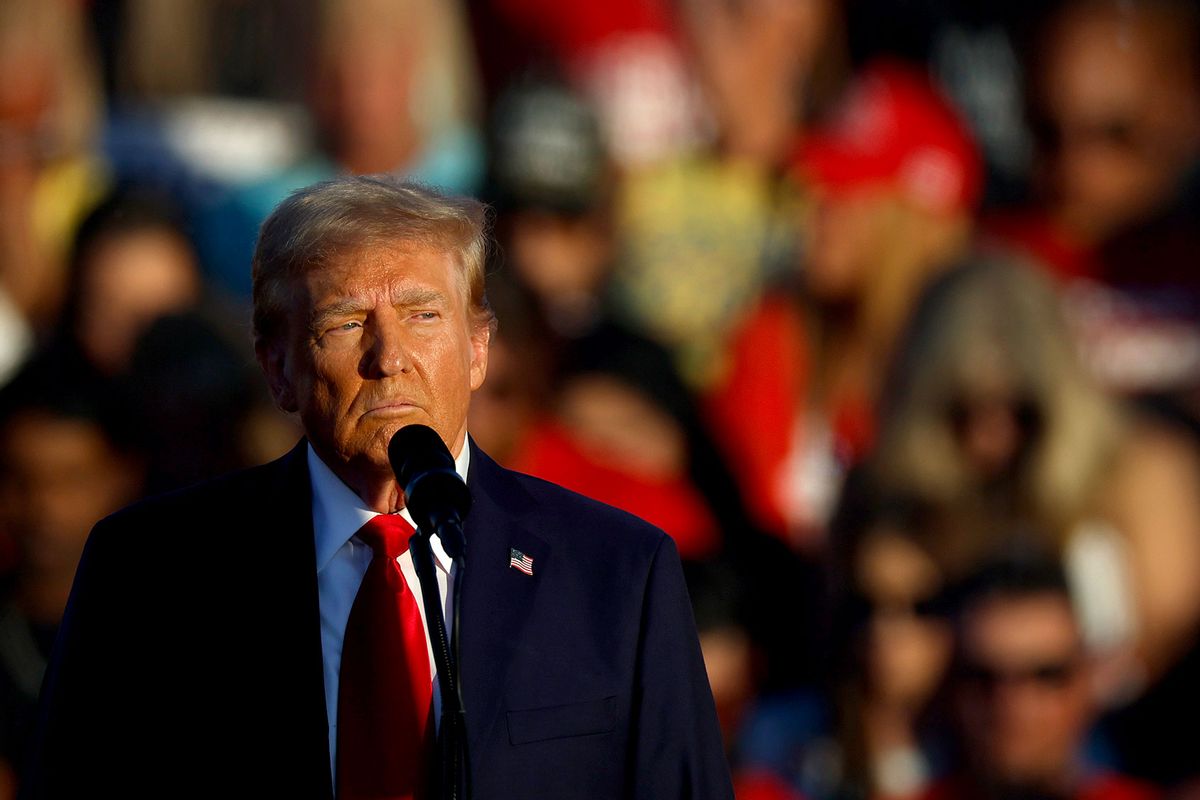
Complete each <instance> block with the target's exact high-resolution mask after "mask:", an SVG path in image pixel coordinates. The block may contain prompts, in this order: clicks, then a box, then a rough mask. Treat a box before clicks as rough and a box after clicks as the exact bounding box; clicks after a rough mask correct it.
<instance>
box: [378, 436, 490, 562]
mask: <svg viewBox="0 0 1200 800" xmlns="http://www.w3.org/2000/svg"><path fill="white" fill-rule="evenodd" d="M388 460H389V461H390V462H391V465H392V471H393V472H394V473H395V474H396V481H397V483H399V484H400V488H401V489H402V490H403V491H404V500H405V504H406V505H407V507H408V511H409V513H410V514H411V515H412V518H413V520H414V521H415V522H416V523H417V527H418V528H419V529H421V530H422V532H424V533H425V534H427V535H428V534H432V533H435V532H436V533H438V534H439V536H440V538H441V539H442V546H443V547H444V548H445V549H446V553H447V554H449V556H450V557H451V558H459V557H461V556H462V555H463V551H464V549H465V542H464V541H462V539H461V538H460V537H461V530H462V521H463V520H464V519H465V518H466V516H467V512H468V511H470V509H471V490H470V489H468V488H467V484H466V483H465V482H464V481H463V479H462V477H461V476H460V475H459V474H458V471H457V470H456V469H455V468H454V457H453V456H451V455H450V450H449V448H447V447H446V443H445V442H443V441H442V437H441V436H439V435H438V434H437V432H436V431H435V430H433V428H430V427H429V426H427V425H406V426H404V427H403V428H401V429H400V430H398V431H396V432H395V433H394V434H393V435H392V438H391V441H390V442H388ZM446 522H453V523H454V524H453V525H450V526H447V525H446V524H445V523H446ZM450 528H454V529H456V530H454V531H451V530H449V529H450Z"/></svg>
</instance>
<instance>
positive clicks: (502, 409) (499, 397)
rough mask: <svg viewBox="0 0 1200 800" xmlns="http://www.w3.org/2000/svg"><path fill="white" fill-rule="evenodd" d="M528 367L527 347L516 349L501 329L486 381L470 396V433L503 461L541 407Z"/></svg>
mask: <svg viewBox="0 0 1200 800" xmlns="http://www.w3.org/2000/svg"><path fill="white" fill-rule="evenodd" d="M529 371H530V359H529V353H528V351H527V350H521V351H518V350H516V349H515V348H514V346H513V344H512V343H511V342H509V341H507V340H506V339H505V338H504V334H503V332H501V334H500V335H499V336H498V337H496V339H494V340H493V341H492V343H491V346H490V347H489V349H488V379H487V382H486V383H484V385H483V387H482V388H481V389H480V390H479V391H477V392H476V393H475V394H474V396H473V397H472V398H471V411H470V414H469V415H468V417H469V422H470V425H469V427H470V429H471V437H472V438H473V439H474V440H475V442H476V443H477V444H478V445H479V446H480V447H482V448H483V449H484V451H486V452H487V454H488V455H490V456H491V457H492V458H494V459H496V460H497V461H498V462H500V463H502V464H503V463H505V462H506V461H507V460H508V459H509V458H510V457H511V456H512V455H513V453H514V452H515V451H516V450H517V448H518V447H519V446H520V443H521V440H522V438H523V436H524V435H525V433H526V431H528V429H529V427H530V426H531V425H532V424H533V422H534V419H535V418H536V416H537V414H538V411H539V406H538V403H537V399H536V398H537V395H536V393H535V389H534V387H533V385H532V384H533V381H534V378H533V377H532V376H531V375H530V374H529Z"/></svg>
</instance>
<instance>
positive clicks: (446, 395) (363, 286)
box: [259, 243, 488, 480]
mask: <svg viewBox="0 0 1200 800" xmlns="http://www.w3.org/2000/svg"><path fill="white" fill-rule="evenodd" d="M292 288H293V291H292V298H291V308H290V311H289V313H288V320H287V331H286V334H284V337H285V340H284V341H279V342H275V343H270V344H265V345H263V346H262V347H261V348H260V352H259V359H260V361H261V362H262V364H263V368H264V370H265V371H266V373H267V377H268V380H269V382H270V385H271V389H272V393H273V394H274V396H275V399H276V402H277V403H278V404H279V405H280V407H281V408H283V409H284V410H285V411H296V412H299V415H300V420H301V422H302V424H303V425H304V430H305V432H306V433H307V434H308V436H309V439H310V441H311V442H312V444H313V447H314V448H315V449H316V450H317V453H318V454H319V455H320V456H321V458H322V459H323V460H324V461H325V462H326V463H327V464H328V465H329V466H330V468H332V469H333V470H334V471H335V472H339V474H342V475H343V477H345V474H347V473H346V471H347V470H348V471H349V473H348V474H352V475H360V476H361V475H369V476H373V477H386V478H387V479H389V480H390V476H391V470H390V467H389V466H388V459H387V445H388V442H389V441H390V439H391V436H392V434H394V433H395V432H396V431H397V430H399V429H400V428H401V427H403V426H404V425H409V424H412V423H419V424H423V425H428V426H430V427H431V428H433V429H434V430H436V431H437V432H438V433H439V434H440V435H441V437H442V439H443V440H444V441H445V442H446V445H447V446H448V447H449V448H450V451H451V453H453V454H454V455H455V456H457V455H458V453H459V452H460V451H461V449H462V446H463V442H464V439H465V435H466V424H467V407H468V405H469V402H470V397H471V392H473V391H474V390H475V389H478V388H479V386H480V385H481V384H482V383H483V378H484V375H485V373H486V371H487V353H488V329H487V327H486V326H478V325H476V324H475V323H474V320H473V318H472V315H471V313H470V310H469V308H468V305H467V294H466V287H465V284H464V280H463V278H462V273H461V270H460V269H459V267H458V264H457V263H456V262H455V260H454V257H453V256H451V255H450V254H448V253H446V252H445V251H443V250H440V249H437V248H433V247H428V246H424V245H419V244H406V243H396V244H392V245H384V246H376V247H369V248H365V249H362V250H360V251H358V252H354V253H350V254H347V255H344V256H342V257H341V258H335V259H333V260H332V261H331V263H330V264H329V265H327V266H326V267H324V268H321V269H314V270H310V271H309V273H308V275H306V276H305V277H304V278H303V279H302V280H300V281H299V282H298V285H295V286H293V287H292Z"/></svg>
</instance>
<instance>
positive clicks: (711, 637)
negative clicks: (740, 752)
mask: <svg viewBox="0 0 1200 800" xmlns="http://www.w3.org/2000/svg"><path fill="white" fill-rule="evenodd" d="M700 651H701V653H702V654H703V656H704V669H705V671H706V672H707V673H708V683H709V686H710V688H711V689H712V693H713V702H714V703H715V704H716V706H717V719H718V721H719V722H720V724H721V733H722V734H724V736H725V741H726V742H727V743H729V744H732V743H733V741H734V737H735V735H736V734H737V728H738V724H739V723H740V722H741V720H742V716H743V712H744V711H745V709H746V706H747V705H749V703H750V701H751V700H752V699H753V696H754V680H753V676H754V648H753V646H752V644H751V642H750V637H749V636H747V635H746V632H745V631H744V630H742V629H741V628H737V627H722V628H714V629H712V630H707V631H703V632H701V633H700Z"/></svg>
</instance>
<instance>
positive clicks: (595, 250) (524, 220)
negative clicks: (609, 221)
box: [509, 212, 611, 307]
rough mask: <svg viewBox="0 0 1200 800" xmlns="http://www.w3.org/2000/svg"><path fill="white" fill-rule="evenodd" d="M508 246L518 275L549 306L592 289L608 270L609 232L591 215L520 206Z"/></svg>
mask: <svg viewBox="0 0 1200 800" xmlns="http://www.w3.org/2000/svg"><path fill="white" fill-rule="evenodd" d="M509 249H510V252H511V254H512V261H513V265H514V267H515V268H516V270H517V272H518V273H519V274H520V276H521V279H522V280H523V281H524V282H525V283H526V284H527V285H528V286H529V287H530V288H531V289H532V290H533V291H534V292H535V293H536V294H537V295H538V297H539V298H540V299H541V300H542V301H543V302H544V303H546V304H547V305H549V306H551V307H553V306H554V305H555V304H556V303H559V302H563V301H566V302H570V301H572V300H577V299H578V298H581V297H590V296H593V295H595V294H596V293H597V292H598V291H599V289H600V287H601V285H602V284H603V283H604V280H605V278H606V277H607V275H608V265H609V258H610V255H611V253H610V249H611V248H610V244H609V237H608V234H607V232H606V231H605V230H604V228H603V225H602V223H601V222H600V221H599V220H597V219H596V218H594V217H586V216H584V217H566V216H561V215H558V214H548V213H537V212H521V213H519V214H517V215H516V216H515V217H514V219H513V220H512V232H511V234H510V242H509Z"/></svg>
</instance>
